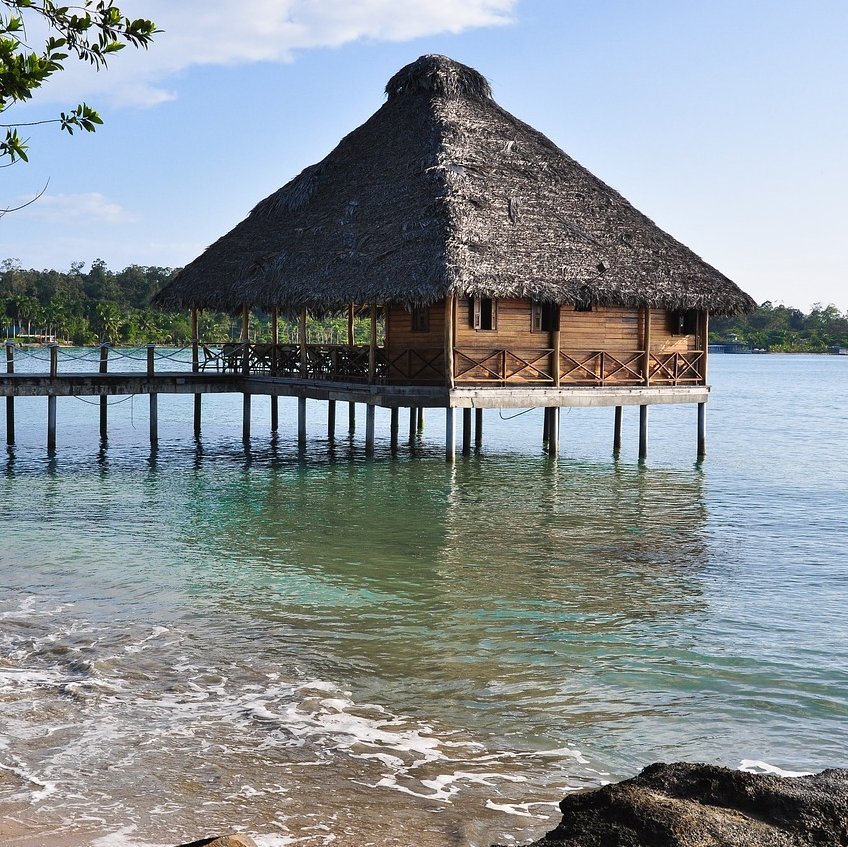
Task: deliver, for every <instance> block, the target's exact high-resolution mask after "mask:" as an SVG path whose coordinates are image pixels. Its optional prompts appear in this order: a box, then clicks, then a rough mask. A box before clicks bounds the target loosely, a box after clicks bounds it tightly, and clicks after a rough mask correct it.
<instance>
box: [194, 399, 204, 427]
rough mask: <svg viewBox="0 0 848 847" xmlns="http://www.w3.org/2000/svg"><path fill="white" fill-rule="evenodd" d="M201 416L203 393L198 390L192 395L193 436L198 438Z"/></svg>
mask: <svg viewBox="0 0 848 847" xmlns="http://www.w3.org/2000/svg"><path fill="white" fill-rule="evenodd" d="M202 418H203V395H202V394H201V393H200V392H198V393H197V394H195V395H194V437H195V438H200V429H201V423H202Z"/></svg>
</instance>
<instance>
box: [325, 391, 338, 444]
mask: <svg viewBox="0 0 848 847" xmlns="http://www.w3.org/2000/svg"><path fill="white" fill-rule="evenodd" d="M335 439H336V401H335V400H328V401H327V440H328V441H335Z"/></svg>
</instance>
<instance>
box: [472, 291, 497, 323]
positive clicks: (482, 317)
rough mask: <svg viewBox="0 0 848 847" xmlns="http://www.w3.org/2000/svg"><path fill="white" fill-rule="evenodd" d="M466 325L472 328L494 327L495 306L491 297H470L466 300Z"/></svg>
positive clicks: (495, 317)
mask: <svg viewBox="0 0 848 847" xmlns="http://www.w3.org/2000/svg"><path fill="white" fill-rule="evenodd" d="M468 325H469V326H470V327H471V328H472V329H496V328H497V308H496V306H495V301H494V299H493V298H491V297H471V298H469V300H468Z"/></svg>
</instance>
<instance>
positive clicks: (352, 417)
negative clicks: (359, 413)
mask: <svg viewBox="0 0 848 847" xmlns="http://www.w3.org/2000/svg"><path fill="white" fill-rule="evenodd" d="M347 432H348V435H353V433H354V432H356V403H348V404H347Z"/></svg>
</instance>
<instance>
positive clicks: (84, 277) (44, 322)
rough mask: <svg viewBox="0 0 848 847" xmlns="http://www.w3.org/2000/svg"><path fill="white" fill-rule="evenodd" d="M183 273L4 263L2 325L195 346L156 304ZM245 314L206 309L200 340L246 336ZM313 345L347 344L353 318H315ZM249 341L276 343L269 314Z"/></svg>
mask: <svg viewBox="0 0 848 847" xmlns="http://www.w3.org/2000/svg"><path fill="white" fill-rule="evenodd" d="M176 272H177V269H175V268H160V267H145V266H142V265H130V266H129V267H128V268H124V270H122V271H118V272H114V271H110V270H109V269H108V268H107V267H106V263H105V262H104V261H103V260H102V259H96V260H95V261H94V262H92V264H91V267H90V268H89V269H88V271H86V270H85V264H84V263H83V262H75V263H74V264H72V265H71V269H70V270H69V271H52V270H43V271H36V270H24V269H23V268H21V266H20V264H19V263H18V262H17V261H16V260H14V259H5V260H3V261H2V262H0V324H2V330H3V336H4V337H5V338H11V337H15V338H17V337H20V336H24V337H26V336H29V337H30V339H33V340H35V339H34V338H33V337H34V336H38V337H46V338H54V337H55V339H56V340H57V341H59V342H65V343H69V344H74V345H88V344H98V343H100V342H109V343H111V344H115V345H128V346H136V345H143V344H147V343H149V342H154V343H156V344H173V345H178V346H182V345H185V344H190V343H191V320H190V317H189V315H188V313H187V312H163V311H160V310H158V309H153V308H151V306H150V299H151V298H152V297H153V295H154V294H155V293H156V292H157V291H159V289H160V288H162V286H163V285H165V283H167V282H168V281H169V280H170V279H171V278H172V277H173V276H174V274H175V273H176ZM241 320H242V319H241V314H240V313H239V314H238V315H228V314H224V313H220V312H208V311H205V310H204V311H201V312H200V313H199V315H198V334H199V335H200V338H201V340H202V341H206V342H221V341H228V340H234V339H238V338H239V337H240V335H241ZM354 331H355V340H356V342H357V343H360V344H361V343H367V342H368V337H369V333H370V329H369V326H368V322H367V320H364V319H363V318H357V320H356V322H355V325H354ZM308 336H309V340H310V341H312V342H316V343H343V342H345V341H346V340H347V318H346V317H345V316H341V317H338V318H332V319H327V320H320V321H319V320H315V319H314V318H310V320H309V325H308ZM296 337H297V322H296V321H294V320H286V319H284V318H281V320H280V338H281V340H282V341H291V340H294V339H296ZM250 338H251V340H253V341H269V340H270V339H271V327H270V319H269V317H268V315H266V314H263V313H262V312H256V313H255V314H253V315H252V316H251V324H250Z"/></svg>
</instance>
